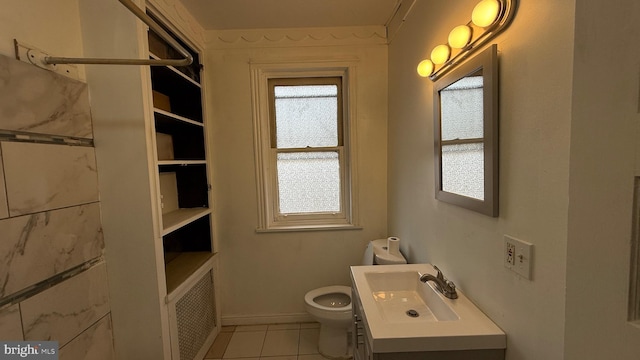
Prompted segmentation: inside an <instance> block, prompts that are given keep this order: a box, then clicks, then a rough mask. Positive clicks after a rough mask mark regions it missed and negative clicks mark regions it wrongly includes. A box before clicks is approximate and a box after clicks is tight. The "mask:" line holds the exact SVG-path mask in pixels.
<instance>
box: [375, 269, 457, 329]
mask: <svg viewBox="0 0 640 360" xmlns="http://www.w3.org/2000/svg"><path fill="white" fill-rule="evenodd" d="M420 275H422V274H420V273H419V272H417V271H393V272H367V273H365V279H366V281H367V283H368V285H369V288H370V290H371V295H372V296H373V299H374V300H375V302H376V306H377V307H378V311H379V312H380V314H381V316H382V317H383V318H384V320H385V321H389V322H418V321H454V320H459V319H460V318H459V317H458V314H456V313H455V311H453V310H452V309H451V307H450V306H449V305H447V303H446V300H447V299H444V298H441V297H440V296H438V293H437V290H436V289H435V288H434V287H433V285H431V284H424V283H422V282H421V281H420Z"/></svg>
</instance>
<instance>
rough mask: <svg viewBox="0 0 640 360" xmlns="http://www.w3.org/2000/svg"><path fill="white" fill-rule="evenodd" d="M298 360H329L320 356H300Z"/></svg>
mask: <svg viewBox="0 0 640 360" xmlns="http://www.w3.org/2000/svg"><path fill="white" fill-rule="evenodd" d="M298 360H327V358H326V357H324V356H322V355H320V354H313V355H298Z"/></svg>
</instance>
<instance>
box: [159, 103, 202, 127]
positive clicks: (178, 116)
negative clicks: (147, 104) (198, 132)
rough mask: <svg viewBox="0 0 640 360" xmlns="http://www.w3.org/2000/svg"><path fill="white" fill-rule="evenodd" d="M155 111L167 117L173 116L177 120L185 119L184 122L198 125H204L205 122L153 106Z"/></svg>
mask: <svg viewBox="0 0 640 360" xmlns="http://www.w3.org/2000/svg"><path fill="white" fill-rule="evenodd" d="M153 112H154V113H156V114H158V115H161V116H165V117H168V118H171V119H173V120H177V121H183V122H185V123H188V124H191V125H196V126H200V127H203V126H204V124H203V123H202V122H199V121H196V120H191V119H189V118H186V117H184V116H180V115H177V114H174V113H171V112H168V111H165V110H162V109H158V108H153Z"/></svg>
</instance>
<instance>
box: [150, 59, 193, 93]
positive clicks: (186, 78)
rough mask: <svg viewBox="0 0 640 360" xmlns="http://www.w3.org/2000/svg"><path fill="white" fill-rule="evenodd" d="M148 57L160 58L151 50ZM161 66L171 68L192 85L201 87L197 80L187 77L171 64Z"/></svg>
mask: <svg viewBox="0 0 640 360" xmlns="http://www.w3.org/2000/svg"><path fill="white" fill-rule="evenodd" d="M149 57H150V58H152V59H155V60H159V59H160V57H159V56H157V55H156V54H154V53H151V52H150V53H149ZM162 68H163V69H169V70H171V71H172V72H173V73H175V74H176V75H178V76H180V77H181V78H183V79H185V80H187V81H188V82H190V83H191V84H193V85H194V86H197V87H199V88H201V87H202V85H200V83H199V82H197V81H195V80H193V79H192V78H190V77H188V76H187V75H186V74H185V73H183V72H182V71H180V70H178V69H176V68H175V67H173V66H163V67H162Z"/></svg>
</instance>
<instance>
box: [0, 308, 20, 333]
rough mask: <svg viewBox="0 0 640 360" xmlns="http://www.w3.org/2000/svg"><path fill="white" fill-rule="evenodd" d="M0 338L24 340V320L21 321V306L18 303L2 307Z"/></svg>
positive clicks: (0, 313)
mask: <svg viewBox="0 0 640 360" xmlns="http://www.w3.org/2000/svg"><path fill="white" fill-rule="evenodd" d="M0 339H1V340H14V341H22V340H24V338H23V336H22V322H21V321H20V307H19V306H18V304H16V305H10V306H8V307H5V308H2V309H0Z"/></svg>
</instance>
